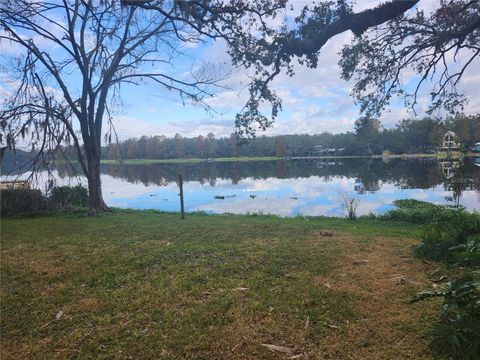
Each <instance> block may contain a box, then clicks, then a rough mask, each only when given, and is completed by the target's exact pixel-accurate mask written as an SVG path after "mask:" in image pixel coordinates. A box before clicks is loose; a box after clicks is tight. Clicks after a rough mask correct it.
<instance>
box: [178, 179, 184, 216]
mask: <svg viewBox="0 0 480 360" xmlns="http://www.w3.org/2000/svg"><path fill="white" fill-rule="evenodd" d="M178 184H179V186H180V219H182V220H185V207H184V205H183V177H182V175H178Z"/></svg>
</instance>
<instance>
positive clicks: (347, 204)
mask: <svg viewBox="0 0 480 360" xmlns="http://www.w3.org/2000/svg"><path fill="white" fill-rule="evenodd" d="M359 203H360V199H359V198H358V197H357V196H355V195H352V196H349V195H347V194H344V195H343V197H342V205H343V208H344V209H345V210H346V211H347V217H348V219H349V220H356V219H357V208H358V204H359Z"/></svg>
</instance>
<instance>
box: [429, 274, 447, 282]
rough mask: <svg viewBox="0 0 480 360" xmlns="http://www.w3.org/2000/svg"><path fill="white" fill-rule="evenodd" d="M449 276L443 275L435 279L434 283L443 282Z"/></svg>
mask: <svg viewBox="0 0 480 360" xmlns="http://www.w3.org/2000/svg"><path fill="white" fill-rule="evenodd" d="M447 279H448V276H447V275H442V276H440V278H439V279H438V280H433V282H434V283H439V282H442V281H443V280H447Z"/></svg>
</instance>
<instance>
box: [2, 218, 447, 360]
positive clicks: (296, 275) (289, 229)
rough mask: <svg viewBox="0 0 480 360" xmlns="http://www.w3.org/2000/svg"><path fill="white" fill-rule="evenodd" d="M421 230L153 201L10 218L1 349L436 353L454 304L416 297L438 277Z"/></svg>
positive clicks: (174, 355) (157, 353)
mask: <svg viewBox="0 0 480 360" xmlns="http://www.w3.org/2000/svg"><path fill="white" fill-rule="evenodd" d="M419 232H420V231H419V228H418V227H416V226H414V225H406V224H401V223H393V222H391V223H389V222H377V221H374V220H359V221H357V222H349V221H347V220H342V219H331V218H319V219H308V218H294V219H282V218H277V217H269V216H208V215H202V214H187V219H186V220H185V221H180V220H179V216H178V215H177V214H168V213H156V212H149V211H147V212H137V211H131V212H130V211H115V212H113V213H109V214H105V215H101V216H96V217H87V216H82V215H74V214H69V215H54V216H42V217H34V218H24V219H2V222H1V250H2V251H1V327H2V336H1V354H0V357H1V358H2V359H20V358H21V359H28V358H32V359H33V358H35V359H65V358H78V359H85V358H87V359H88V358H91V359H179V358H182V359H183V358H189V359H286V358H291V357H292V356H293V358H301V359H322V358H325V359H392V358H396V359H398V358H415V359H417V358H429V357H430V355H429V347H428V343H429V341H430V339H429V337H428V330H429V327H430V326H431V324H432V322H433V320H434V318H435V316H436V314H437V312H438V308H439V306H440V304H439V303H435V302H433V303H432V302H421V303H417V304H414V305H410V304H408V301H409V300H410V298H411V296H412V295H413V294H414V293H416V292H417V291H419V290H422V289H424V288H425V287H428V286H431V281H429V280H428V278H427V274H428V272H429V271H431V270H432V269H433V268H432V267H431V265H428V264H425V263H423V262H422V261H421V260H418V259H415V258H412V255H411V247H412V246H413V245H415V244H416V243H417V242H418V240H417V238H418V236H419ZM261 344H273V345H277V346H284V347H286V348H288V349H285V348H279V349H277V350H280V349H281V350H283V351H284V352H282V351H275V350H274V351H272V350H271V349H269V348H268V347H266V346H263V345H261ZM297 355H298V356H297ZM295 356H297V357H295Z"/></svg>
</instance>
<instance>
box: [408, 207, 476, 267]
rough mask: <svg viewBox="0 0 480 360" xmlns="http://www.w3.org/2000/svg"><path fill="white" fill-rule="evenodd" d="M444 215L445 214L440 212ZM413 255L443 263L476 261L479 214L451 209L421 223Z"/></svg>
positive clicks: (463, 263) (470, 263)
mask: <svg viewBox="0 0 480 360" xmlns="http://www.w3.org/2000/svg"><path fill="white" fill-rule="evenodd" d="M443 215H445V214H443ZM415 252H416V253H417V255H420V256H422V257H425V258H428V259H432V260H436V261H442V262H445V263H447V264H458V265H479V264H480V214H478V213H468V212H467V211H465V210H451V211H450V212H449V213H448V216H439V217H438V218H437V219H435V221H433V222H432V223H431V224H428V225H426V226H425V229H424V231H423V234H422V243H421V244H420V245H419V246H418V247H417V248H416V249H415Z"/></svg>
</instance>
